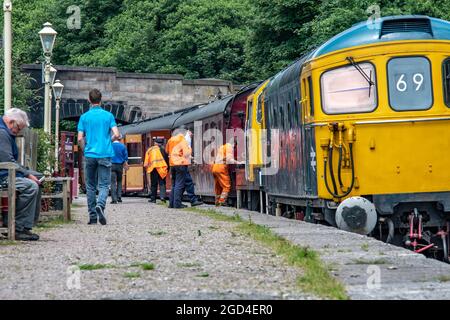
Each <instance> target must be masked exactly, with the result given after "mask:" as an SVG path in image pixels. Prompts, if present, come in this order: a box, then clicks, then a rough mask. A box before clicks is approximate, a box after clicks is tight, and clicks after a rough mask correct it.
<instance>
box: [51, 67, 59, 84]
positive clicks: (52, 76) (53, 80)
mask: <svg viewBox="0 0 450 320" xmlns="http://www.w3.org/2000/svg"><path fill="white" fill-rule="evenodd" d="M57 72H58V70H56V69H55V68H53V67H50V85H51V86H53V83H54V82H55V78H56V73H57Z"/></svg>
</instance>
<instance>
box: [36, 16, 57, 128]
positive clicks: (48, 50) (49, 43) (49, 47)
mask: <svg viewBox="0 0 450 320" xmlns="http://www.w3.org/2000/svg"><path fill="white" fill-rule="evenodd" d="M56 35H57V32H56V31H55V30H53V28H52V24H51V23H49V22H47V23H44V28H43V29H42V30H41V31H39V37H40V38H41V44H42V50H43V51H44V57H45V71H44V72H45V77H44V79H45V94H44V131H45V132H46V133H48V134H50V132H51V122H50V121H49V120H50V119H51V118H50V117H51V100H50V95H51V92H50V87H51V81H52V80H51V74H50V73H51V70H50V69H51V65H50V59H51V56H52V52H53V46H54V45H55V40H56Z"/></svg>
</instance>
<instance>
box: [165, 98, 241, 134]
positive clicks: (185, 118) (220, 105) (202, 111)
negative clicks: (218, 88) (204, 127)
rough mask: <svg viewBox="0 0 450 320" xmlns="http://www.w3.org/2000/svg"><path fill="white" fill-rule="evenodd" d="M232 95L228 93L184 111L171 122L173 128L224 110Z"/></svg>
mask: <svg viewBox="0 0 450 320" xmlns="http://www.w3.org/2000/svg"><path fill="white" fill-rule="evenodd" d="M233 97H234V95H228V96H226V97H225V98H222V99H220V100H216V101H214V102H211V103H209V104H207V105H203V106H201V107H199V108H198V109H196V110H193V111H191V112H186V113H185V114H183V115H182V116H181V117H179V118H178V119H176V121H175V122H174V123H173V128H177V127H179V126H181V125H184V124H188V123H192V122H194V121H196V120H202V119H205V118H208V117H210V116H213V115H215V114H219V113H223V112H225V109H226V108H227V105H228V103H229V102H230V101H231V100H232V99H233Z"/></svg>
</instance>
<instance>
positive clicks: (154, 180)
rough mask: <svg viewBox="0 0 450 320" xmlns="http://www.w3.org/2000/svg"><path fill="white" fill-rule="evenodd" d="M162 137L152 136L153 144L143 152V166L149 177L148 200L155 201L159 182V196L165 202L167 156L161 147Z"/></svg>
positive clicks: (167, 168)
mask: <svg viewBox="0 0 450 320" xmlns="http://www.w3.org/2000/svg"><path fill="white" fill-rule="evenodd" d="M163 143H164V140H163V139H159V138H153V146H152V147H150V148H149V149H148V150H147V152H146V153H145V161H144V167H145V168H147V173H148V174H150V179H151V193H150V200H149V202H153V203H156V195H157V192H158V184H159V198H160V199H161V201H163V202H166V177H167V174H168V172H169V166H168V163H169V157H168V156H167V153H166V151H165V150H164V148H163V147H162V145H163Z"/></svg>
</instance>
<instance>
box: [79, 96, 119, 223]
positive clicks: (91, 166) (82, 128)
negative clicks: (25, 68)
mask: <svg viewBox="0 0 450 320" xmlns="http://www.w3.org/2000/svg"><path fill="white" fill-rule="evenodd" d="M101 102H102V94H101V92H100V91H99V90H97V89H93V90H91V91H90V92H89V103H90V104H91V108H90V110H89V111H88V112H86V113H84V114H83V115H82V116H81V118H80V121H79V123H78V145H79V146H80V147H81V148H82V149H84V157H85V159H86V160H85V181H86V191H87V192H86V193H87V202H88V211H89V223H88V224H97V218H98V221H99V222H100V223H101V224H102V225H105V224H106V215H105V208H106V200H107V198H108V191H109V185H110V183H111V158H112V157H114V149H113V146H112V139H116V138H118V137H120V133H119V129H118V128H117V124H116V121H115V120H114V116H113V115H112V114H111V113H110V112H108V111H105V110H103V109H102V108H101V107H100V105H101ZM111 132H112V133H113V134H112V135H111ZM85 140H86V145H84V144H85ZM96 177H97V178H96ZM97 180H98V189H99V194H98V199H97V196H96V189H97V183H96V181H97Z"/></svg>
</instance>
